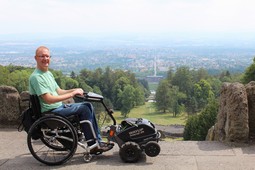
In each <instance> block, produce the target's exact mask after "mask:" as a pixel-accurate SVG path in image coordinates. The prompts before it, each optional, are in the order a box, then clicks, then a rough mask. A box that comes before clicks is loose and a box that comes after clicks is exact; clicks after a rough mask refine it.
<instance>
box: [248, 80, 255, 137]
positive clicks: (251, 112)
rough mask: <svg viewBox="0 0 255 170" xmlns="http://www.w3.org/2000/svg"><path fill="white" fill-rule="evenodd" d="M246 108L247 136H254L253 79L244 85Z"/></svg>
mask: <svg viewBox="0 0 255 170" xmlns="http://www.w3.org/2000/svg"><path fill="white" fill-rule="evenodd" d="M246 92H247V99H248V110H249V131H250V132H249V136H250V138H251V139H254V138H255V81H251V82H250V83H249V84H247V85H246Z"/></svg>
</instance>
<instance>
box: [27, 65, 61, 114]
mask: <svg viewBox="0 0 255 170" xmlns="http://www.w3.org/2000/svg"><path fill="white" fill-rule="evenodd" d="M58 88H59V86H58V84H57V82H56V81H55V78H54V76H53V75H52V73H51V72H50V71H46V72H43V71H41V70H39V69H35V70H34V72H33V73H32V74H31V76H30V77H29V93H30V94H36V95H37V96H39V100H40V105H41V112H46V111H49V110H52V109H55V108H57V107H59V106H61V105H62V102H57V103H53V104H47V103H45V102H44V101H43V99H42V98H41V97H40V96H41V95H42V94H45V93H50V94H51V95H53V96H58V93H57V89H58Z"/></svg>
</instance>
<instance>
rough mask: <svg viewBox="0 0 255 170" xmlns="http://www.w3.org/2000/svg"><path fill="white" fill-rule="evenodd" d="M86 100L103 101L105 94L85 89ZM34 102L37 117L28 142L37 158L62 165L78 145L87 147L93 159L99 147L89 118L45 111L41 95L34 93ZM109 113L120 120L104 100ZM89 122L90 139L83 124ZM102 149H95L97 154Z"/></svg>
mask: <svg viewBox="0 0 255 170" xmlns="http://www.w3.org/2000/svg"><path fill="white" fill-rule="evenodd" d="M82 99H83V101H92V102H101V103H103V97H102V96H100V95H97V94H95V93H91V92H90V93H85V94H84V97H82ZM30 102H31V107H32V110H33V113H34V114H35V115H34V116H35V118H36V121H35V122H34V123H33V125H32V126H31V127H30V129H29V132H28V135H27V145H28V148H29V151H30V152H31V154H32V155H33V157H34V158H35V159H37V160H38V161H39V162H42V163H44V164H46V165H61V164H63V163H65V162H67V161H68V160H69V159H71V158H72V157H73V155H74V154H75V152H76V149H77V146H80V147H82V148H83V149H84V150H85V151H84V157H83V158H84V161H85V162H89V161H90V160H91V159H92V154H90V151H91V150H92V149H93V148H96V147H99V142H98V141H97V139H96V135H95V131H94V129H93V126H92V123H91V122H90V121H88V120H83V121H80V120H79V118H78V116H75V115H72V116H69V117H63V116H60V115H56V114H55V113H52V112H48V113H41V107H40V102H39V98H38V96H36V95H30ZM103 105H104V107H105V109H106V111H107V113H108V115H109V116H110V117H111V118H112V120H113V124H116V121H115V119H114V117H113V116H112V111H111V110H110V109H108V108H107V107H106V105H105V104H104V103H103ZM83 123H87V124H88V125H89V127H90V129H91V131H92V135H93V137H94V138H93V139H90V140H86V139H85V136H84V133H83V132H82V131H81V127H80V125H81V124H83ZM91 141H94V142H95V144H93V145H91V146H88V145H87V143H88V142H91ZM101 153H102V152H97V153H95V154H96V155H98V154H101Z"/></svg>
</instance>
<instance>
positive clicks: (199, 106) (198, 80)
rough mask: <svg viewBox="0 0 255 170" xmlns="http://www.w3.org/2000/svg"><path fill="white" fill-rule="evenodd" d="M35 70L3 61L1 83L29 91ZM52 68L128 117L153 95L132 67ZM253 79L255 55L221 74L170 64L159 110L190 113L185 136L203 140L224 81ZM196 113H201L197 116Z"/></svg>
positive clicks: (61, 80) (66, 83)
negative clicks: (65, 70)
mask: <svg viewBox="0 0 255 170" xmlns="http://www.w3.org/2000/svg"><path fill="white" fill-rule="evenodd" d="M33 70H34V68H28V67H22V66H13V65H8V66H1V65H0V85H8V86H13V87H15V88H16V89H17V90H18V91H19V92H22V91H27V90H28V79H29V76H30V74H31V73H32V72H33ZM50 71H51V72H52V73H53V75H54V77H55V79H56V81H57V83H58V84H59V86H60V87H61V88H63V89H70V88H76V87H80V88H82V89H84V90H85V91H92V92H95V93H98V94H101V95H103V96H104V98H105V101H106V102H107V104H108V105H109V106H111V108H114V109H115V110H119V111H120V112H121V114H122V116H124V117H128V114H129V112H130V111H131V109H132V108H134V107H137V106H141V105H144V104H145V102H146V99H147V98H148V96H149V95H150V89H149V85H148V82H147V81H146V80H144V79H137V78H136V76H135V74H134V73H132V72H130V71H123V70H120V69H116V70H113V69H111V68H110V67H106V68H105V69H102V68H97V69H95V70H93V71H91V70H88V69H82V70H81V71H80V72H79V74H75V73H74V72H71V74H70V76H65V75H64V74H63V73H62V72H61V71H57V70H50ZM253 80H255V58H254V59H253V63H252V64H251V65H250V66H249V67H247V68H246V70H245V72H243V73H235V74H231V73H230V72H229V71H228V70H222V71H221V73H220V74H218V75H210V74H209V73H208V71H207V70H206V69H204V68H200V69H197V70H194V69H190V68H189V67H187V66H181V67H179V68H177V70H176V71H173V70H172V69H171V68H170V69H169V70H168V72H167V76H166V78H164V79H163V80H162V81H161V82H160V83H159V84H158V87H157V90H156V95H155V101H156V102H155V108H156V109H157V111H158V112H162V113H171V114H173V116H176V115H178V114H180V113H183V112H185V113H187V114H188V115H190V117H189V119H188V120H187V124H186V127H185V132H184V139H186V140H190V139H191V140H203V139H204V138H205V135H206V134H205V132H206V131H207V130H208V129H207V128H210V127H211V125H213V124H214V122H215V120H216V114H217V106H218V99H219V96H220V88H221V86H222V84H223V83H224V82H241V83H243V84H246V83H249V82H250V81H253ZM194 115H195V116H197V117H196V118H195V117H193V116H194ZM199 116H200V117H199ZM199 123H202V124H203V125H201V124H199ZM194 124H196V126H197V127H194ZM199 126H200V128H201V127H203V130H202V132H201V133H200V134H197V132H196V134H195V136H194V134H192V133H191V131H192V130H191V129H196V128H199ZM205 127H206V128H205ZM193 131H194V130H193ZM192 135H193V136H192Z"/></svg>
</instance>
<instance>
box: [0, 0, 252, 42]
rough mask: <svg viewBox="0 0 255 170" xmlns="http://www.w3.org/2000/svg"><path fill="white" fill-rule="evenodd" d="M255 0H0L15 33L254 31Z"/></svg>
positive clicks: (0, 20) (4, 20) (0, 15)
mask: <svg viewBox="0 0 255 170" xmlns="http://www.w3.org/2000/svg"><path fill="white" fill-rule="evenodd" d="M254 6H255V1H254V0H0V24H1V26H0V37H1V36H7V35H11V34H31V35H32V34H35V35H36V34H50V35H79V34H109V35H112V34H143V35H171V34H176V33H177V34H201V35H202V34H204V35H213V34H218V35H222V36H223V35H227V34H228V35H230V36H232V35H240V36H242V35H243V36H244V35H245V36H247V37H249V36H253V37H254V34H255V11H254Z"/></svg>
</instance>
